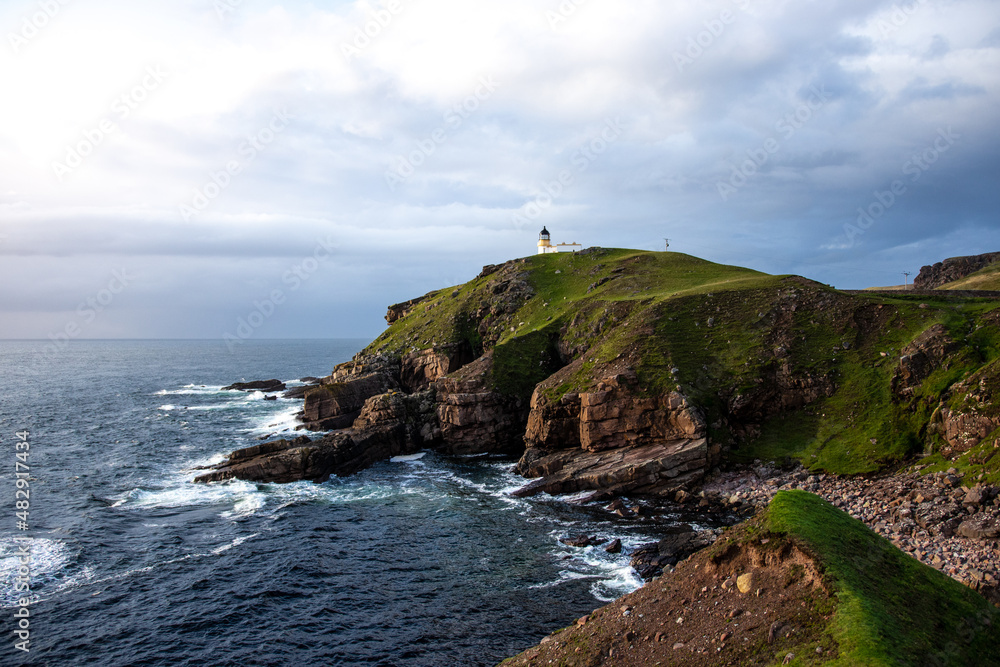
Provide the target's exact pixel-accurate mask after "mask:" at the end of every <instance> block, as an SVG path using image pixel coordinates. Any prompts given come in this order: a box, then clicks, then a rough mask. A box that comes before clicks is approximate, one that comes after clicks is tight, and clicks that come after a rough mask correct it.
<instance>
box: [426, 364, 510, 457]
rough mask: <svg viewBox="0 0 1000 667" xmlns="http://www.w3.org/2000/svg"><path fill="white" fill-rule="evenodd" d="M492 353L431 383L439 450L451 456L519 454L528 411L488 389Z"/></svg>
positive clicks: (506, 397)
mask: <svg viewBox="0 0 1000 667" xmlns="http://www.w3.org/2000/svg"><path fill="white" fill-rule="evenodd" d="M492 362H493V354H492V352H487V353H486V354H485V355H483V356H482V357H480V358H479V359H478V360H476V361H475V362H473V363H471V364H469V365H467V366H465V367H463V368H462V369H461V370H460V371H458V372H457V373H454V374H452V375H450V376H448V377H445V378H441V379H439V380H438V381H437V382H435V383H434V390H435V391H436V393H437V418H438V422H439V424H440V427H441V439H442V445H441V449H443V450H444V451H447V452H449V453H452V454H481V453H485V452H491V453H520V452H521V450H523V448H524V444H523V438H524V425H525V422H526V420H527V409H526V406H525V405H523V404H522V401H521V400H520V399H518V398H516V397H510V396H504V395H503V394H501V393H499V392H498V391H495V390H494V389H492V388H491V387H490V384H489V382H488V379H489V377H490V374H491V372H492V366H493V363H492Z"/></svg>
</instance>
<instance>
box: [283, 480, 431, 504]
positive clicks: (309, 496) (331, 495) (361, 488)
mask: <svg viewBox="0 0 1000 667" xmlns="http://www.w3.org/2000/svg"><path fill="white" fill-rule="evenodd" d="M268 491H269V493H270V495H271V496H272V497H273V498H274V499H275V500H276V501H278V502H280V503H282V505H281V506H282V507H288V506H289V505H293V504H297V503H308V502H316V503H328V504H331V505H342V504H347V503H356V502H365V501H370V500H387V499H389V498H394V497H396V496H399V495H405V494H408V493H411V492H412V491H411V490H409V489H406V488H405V487H402V486H398V485H395V484H393V485H389V484H378V483H360V484H359V483H358V482H357V481H355V480H350V481H348V482H345V483H340V484H338V483H327V484H314V483H313V482H293V483H291V484H272V485H269V488H268Z"/></svg>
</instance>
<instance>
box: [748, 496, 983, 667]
mask: <svg viewBox="0 0 1000 667" xmlns="http://www.w3.org/2000/svg"><path fill="white" fill-rule="evenodd" d="M760 521H761V525H762V527H763V528H764V529H766V530H769V531H770V532H772V533H777V534H781V535H786V536H788V537H789V538H790V539H791V540H792V541H794V542H795V543H797V544H798V545H799V546H800V547H801V548H802V549H803V550H805V551H806V552H807V553H809V554H810V555H811V556H813V557H814V558H815V559H816V561H817V562H818V564H819V565H820V567H821V569H822V571H823V574H824V579H825V581H826V583H827V585H828V586H829V587H830V588H831V589H832V591H833V593H834V595H835V598H836V611H835V613H834V615H833V618H832V619H831V622H830V625H829V626H828V632H829V633H830V635H832V637H833V638H834V639H835V640H836V642H837V644H838V649H839V655H838V657H837V659H836V660H834V661H832V662H830V663H827V664H831V665H845V666H847V665H851V666H854V665H865V666H869V665H887V666H888V665H900V666H904V665H956V666H964V665H998V664H1000V611H998V610H997V609H996V608H995V607H993V606H992V605H990V604H989V603H988V602H987V601H986V600H985V599H984V598H983V597H981V596H980V595H979V594H977V593H976V592H975V591H973V590H971V589H970V588H967V587H966V586H963V585H962V584H960V583H958V582H957V581H955V580H954V579H952V578H951V577H948V576H946V575H945V574H943V573H941V572H938V571H937V570H935V569H933V568H930V567H928V566H926V565H923V564H922V563H920V562H919V561H917V560H916V559H914V558H911V557H910V556H907V555H906V554H904V553H903V552H902V551H900V550H899V549H897V548H896V547H894V546H893V545H892V544H891V543H889V542H888V541H887V540H886V539H884V538H882V537H880V536H879V535H876V534H875V533H874V532H872V531H871V530H870V529H868V527H866V526H865V525H864V524H863V523H861V522H860V521H857V520H856V519H853V518H851V517H850V516H848V515H847V514H846V513H844V512H842V511H840V510H838V509H836V508H835V507H833V506H832V505H830V504H829V503H827V502H826V501H824V500H822V499H821V498H819V497H818V496H815V495H812V494H810V493H806V492H804V491H782V492H779V493H778V494H777V495H776V496H775V498H774V500H772V501H771V504H770V505H769V506H768V508H767V510H766V513H765V515H764V517H763V518H762V519H760ZM804 648H805V647H804ZM806 655H808V654H806Z"/></svg>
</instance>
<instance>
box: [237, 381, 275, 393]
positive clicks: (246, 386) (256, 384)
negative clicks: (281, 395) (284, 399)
mask: <svg viewBox="0 0 1000 667" xmlns="http://www.w3.org/2000/svg"><path fill="white" fill-rule="evenodd" d="M222 390H223V391H231V390H237V391H263V392H265V393H268V392H275V391H284V390H285V383H284V382H282V381H281V380H254V381H253V382H234V383H233V384H231V385H229V386H228V387H223V388H222Z"/></svg>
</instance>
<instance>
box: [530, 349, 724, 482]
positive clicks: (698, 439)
mask: <svg viewBox="0 0 1000 667" xmlns="http://www.w3.org/2000/svg"><path fill="white" fill-rule="evenodd" d="M578 367H579V364H574V365H571V366H570V367H567V368H566V369H563V370H562V371H560V372H559V373H557V374H556V375H554V376H553V377H552V378H550V379H549V380H546V381H545V382H543V383H542V384H540V385H539V386H538V387H537V388H536V389H535V392H534V393H533V394H532V397H531V406H530V407H531V412H530V414H529V416H528V423H527V429H526V432H525V443H526V445H527V446H528V449H527V451H526V452H525V454H524V456H523V457H522V458H521V461H520V462H519V463H518V468H517V469H518V472H519V473H521V474H522V475H524V476H525V477H529V478H535V477H541V479H539V480H537V481H535V482H532V483H530V484H528V485H527V486H525V487H524V488H522V489H520V490H519V491H517V495H521V496H525V495H532V494H535V493H540V492H543V491H544V492H546V493H551V494H558V493H574V492H577V491H583V490H594V491H598V490H603V491H605V492H607V493H610V494H625V493H639V494H648V495H669V494H672V493H674V492H675V491H677V490H678V489H681V488H684V487H686V486H689V485H691V484H692V483H694V482H696V481H697V480H699V479H700V478H701V477H702V476H703V475H704V473H705V472H706V470H707V469H708V468H709V466H710V463H711V457H710V456H709V446H708V441H707V438H706V435H707V428H706V425H705V420H704V417H703V415H702V414H701V411H700V410H698V409H697V408H695V407H693V406H691V405H690V404H689V403H688V401H687V399H686V398H685V397H684V396H682V395H681V394H680V393H677V392H672V393H670V394H667V395H663V396H643V395H642V394H641V392H640V391H639V389H638V377H637V375H636V373H635V371H633V370H631V369H630V368H624V369H618V370H617V372H614V373H612V374H610V375H609V376H608V377H606V378H605V379H604V380H601V381H599V382H597V383H596V385H595V387H594V388H593V390H592V391H585V392H580V393H575V392H573V393H567V394H564V395H562V396H559V397H555V396H553V395H552V390H553V388H554V387H556V386H558V385H559V384H560V383H561V382H562V381H563V380H564V378H566V377H568V376H569V375H570V374H572V373H574V372H576V370H577V368H578Z"/></svg>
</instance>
